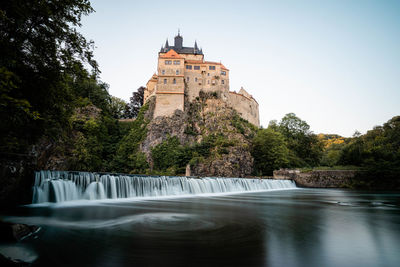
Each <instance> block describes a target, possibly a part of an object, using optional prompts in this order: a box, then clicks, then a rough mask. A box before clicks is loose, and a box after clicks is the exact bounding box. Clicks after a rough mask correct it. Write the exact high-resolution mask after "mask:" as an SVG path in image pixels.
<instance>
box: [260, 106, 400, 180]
mask: <svg viewBox="0 0 400 267" xmlns="http://www.w3.org/2000/svg"><path fill="white" fill-rule="evenodd" d="M253 156H254V159H255V173H256V174H257V175H271V174H272V171H273V170H275V169H279V168H313V167H317V168H318V167H327V168H328V167H330V168H334V169H355V170H362V171H363V177H361V178H360V179H364V178H365V179H369V181H367V182H370V183H371V182H372V183H373V181H375V180H381V181H383V182H385V183H387V184H391V183H392V182H394V180H396V183H397V182H398V180H399V179H400V116H395V117H393V118H392V119H390V120H389V121H388V122H386V123H385V124H383V125H382V126H375V127H374V128H373V129H372V130H369V131H368V132H367V133H366V134H364V135H361V134H360V133H359V132H357V131H356V133H355V134H354V135H353V137H350V138H344V137H341V136H339V135H335V134H330V135H324V134H319V135H316V134H314V133H312V132H311V131H310V127H309V125H308V124H307V123H306V122H305V121H303V120H301V119H300V118H298V117H296V115H295V114H293V113H289V114H287V115H286V116H285V117H284V118H283V119H282V120H281V121H280V122H279V123H277V122H276V121H271V122H270V124H269V126H268V128H266V129H260V130H259V131H258V132H257V135H256V136H255V137H254V140H253ZM328 169H329V168H328ZM391 179H392V180H391Z"/></svg>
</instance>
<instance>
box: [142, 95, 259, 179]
mask: <svg viewBox="0 0 400 267" xmlns="http://www.w3.org/2000/svg"><path fill="white" fill-rule="evenodd" d="M151 105H152V104H151ZM153 110H154V105H152V106H150V107H149V109H148V111H147V113H151V112H153ZM255 131H256V127H255V126H254V125H252V124H250V123H248V122H247V121H245V120H243V119H241V118H240V116H239V114H238V113H237V111H236V110H234V109H233V108H231V107H230V106H228V105H227V104H226V102H225V101H223V100H221V99H220V97H219V95H218V94H216V93H203V94H200V97H198V98H196V100H194V101H192V102H190V103H188V104H187V105H186V107H185V111H181V110H176V111H175V112H174V114H173V115H172V116H170V117H167V116H163V117H162V116H159V117H156V118H153V119H151V121H150V122H149V124H148V125H147V135H146V138H145V140H144V141H143V142H142V143H141V147H140V149H141V151H142V152H143V153H144V154H145V155H146V157H147V159H148V161H149V162H150V166H152V163H151V161H152V159H151V148H153V147H155V146H157V145H158V144H161V143H162V142H164V141H165V140H167V139H168V138H169V137H172V136H176V137H177V138H178V139H179V142H180V143H181V145H185V146H194V145H196V144H199V143H201V142H202V141H203V140H204V139H205V138H207V137H209V136H213V137H214V136H217V137H216V138H218V140H217V141H216V142H215V143H216V145H215V146H214V147H212V148H211V151H210V154H209V155H208V156H207V157H206V158H201V159H200V160H198V161H196V160H193V161H191V163H190V166H188V168H187V169H188V171H189V172H190V175H194V176H224V177H245V176H249V175H250V174H251V173H252V171H253V157H252V156H251V154H250V138H251V137H252V136H253V135H254V134H255Z"/></svg>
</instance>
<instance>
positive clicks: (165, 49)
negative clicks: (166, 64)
mask: <svg viewBox="0 0 400 267" xmlns="http://www.w3.org/2000/svg"><path fill="white" fill-rule="evenodd" d="M171 49H174V51H175V52H176V53H178V54H197V55H203V51H202V49H196V48H194V47H185V46H184V47H182V48H177V47H175V46H169V47H163V48H161V50H160V53H166V52H168V51H169V50H171Z"/></svg>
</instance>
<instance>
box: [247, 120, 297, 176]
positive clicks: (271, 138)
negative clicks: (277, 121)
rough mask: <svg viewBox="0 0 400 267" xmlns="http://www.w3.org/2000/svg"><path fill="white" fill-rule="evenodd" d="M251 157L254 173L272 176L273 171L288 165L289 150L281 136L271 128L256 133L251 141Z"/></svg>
mask: <svg viewBox="0 0 400 267" xmlns="http://www.w3.org/2000/svg"><path fill="white" fill-rule="evenodd" d="M252 155H253V157H254V166H255V172H256V173H257V174H261V175H272V171H273V170H276V169H279V168H281V167H286V166H287V164H288V163H289V161H288V157H289V150H288V148H287V147H286V142H285V139H284V137H283V135H282V134H281V133H280V132H277V131H274V130H273V129H271V128H267V129H261V130H259V131H258V133H257V135H256V136H255V137H254V139H253V149H252Z"/></svg>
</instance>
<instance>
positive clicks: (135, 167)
mask: <svg viewBox="0 0 400 267" xmlns="http://www.w3.org/2000/svg"><path fill="white" fill-rule="evenodd" d="M148 108H149V105H148V104H146V105H144V106H142V108H141V109H140V112H139V114H138V116H137V118H136V119H135V120H134V121H133V122H132V124H131V129H130V131H129V133H128V134H127V135H126V136H124V137H123V139H122V141H121V142H120V143H119V145H118V149H117V151H116V156H115V158H114V161H113V163H112V168H113V169H114V170H115V171H118V172H125V173H146V171H147V170H148V168H149V165H148V163H147V161H146V157H145V155H144V154H143V153H141V152H140V151H139V145H140V143H141V142H142V141H143V140H144V139H145V138H146V134H147V128H146V126H147V124H148V123H149V122H148V121H147V120H146V119H145V118H144V114H145V112H146V111H147V110H148Z"/></svg>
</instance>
